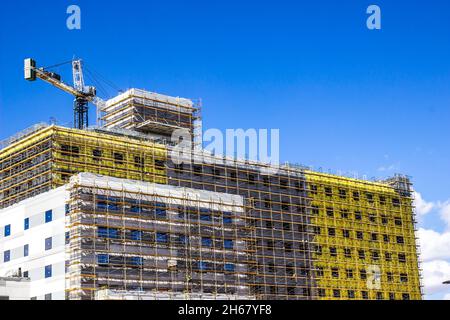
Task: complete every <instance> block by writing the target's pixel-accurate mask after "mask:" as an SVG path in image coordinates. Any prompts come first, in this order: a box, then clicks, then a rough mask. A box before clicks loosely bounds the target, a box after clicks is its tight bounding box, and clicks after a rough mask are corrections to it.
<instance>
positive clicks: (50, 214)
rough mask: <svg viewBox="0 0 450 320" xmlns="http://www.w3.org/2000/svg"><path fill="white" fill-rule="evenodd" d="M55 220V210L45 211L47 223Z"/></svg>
mask: <svg viewBox="0 0 450 320" xmlns="http://www.w3.org/2000/svg"><path fill="white" fill-rule="evenodd" d="M52 220H53V211H52V210H48V211H46V212H45V223H49V222H52Z"/></svg>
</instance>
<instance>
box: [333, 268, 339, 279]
mask: <svg viewBox="0 0 450 320" xmlns="http://www.w3.org/2000/svg"><path fill="white" fill-rule="evenodd" d="M331 276H332V277H333V278H339V269H338V268H332V269H331Z"/></svg>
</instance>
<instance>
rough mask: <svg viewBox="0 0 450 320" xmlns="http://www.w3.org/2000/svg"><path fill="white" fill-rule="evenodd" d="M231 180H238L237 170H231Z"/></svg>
mask: <svg viewBox="0 0 450 320" xmlns="http://www.w3.org/2000/svg"><path fill="white" fill-rule="evenodd" d="M200 170H201V168H200ZM194 174H195V170H194ZM230 180H231V181H236V180H237V173H236V172H234V171H232V172H230Z"/></svg>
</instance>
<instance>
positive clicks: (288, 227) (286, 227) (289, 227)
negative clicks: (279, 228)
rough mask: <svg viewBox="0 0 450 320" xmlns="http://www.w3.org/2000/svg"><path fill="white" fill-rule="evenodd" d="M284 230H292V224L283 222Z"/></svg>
mask: <svg viewBox="0 0 450 320" xmlns="http://www.w3.org/2000/svg"><path fill="white" fill-rule="evenodd" d="M283 230H284V231H291V224H290V223H288V222H283Z"/></svg>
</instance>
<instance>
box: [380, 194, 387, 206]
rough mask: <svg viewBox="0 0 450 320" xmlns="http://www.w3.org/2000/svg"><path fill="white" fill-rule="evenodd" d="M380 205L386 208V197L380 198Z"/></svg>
mask: <svg viewBox="0 0 450 320" xmlns="http://www.w3.org/2000/svg"><path fill="white" fill-rule="evenodd" d="M380 204H381V205H382V206H384V205H385V204H386V197H385V196H380Z"/></svg>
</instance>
